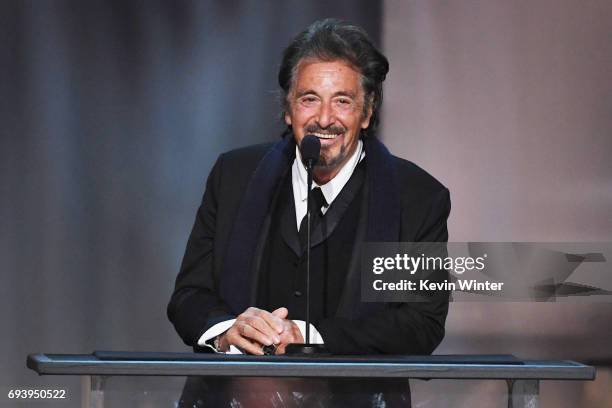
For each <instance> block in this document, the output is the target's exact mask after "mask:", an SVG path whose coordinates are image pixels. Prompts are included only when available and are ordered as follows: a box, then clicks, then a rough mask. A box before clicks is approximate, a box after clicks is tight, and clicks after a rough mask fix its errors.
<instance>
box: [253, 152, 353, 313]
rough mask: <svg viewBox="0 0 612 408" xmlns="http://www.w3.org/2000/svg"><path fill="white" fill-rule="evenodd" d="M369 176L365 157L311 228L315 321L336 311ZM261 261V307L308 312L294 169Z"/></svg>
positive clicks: (284, 186) (281, 195)
mask: <svg viewBox="0 0 612 408" xmlns="http://www.w3.org/2000/svg"><path fill="white" fill-rule="evenodd" d="M364 181H365V160H362V161H361V162H360V163H359V164H358V165H357V167H356V168H355V171H354V172H353V174H352V175H351V178H350V179H349V181H348V182H347V183H346V184H345V185H344V187H343V188H342V191H341V192H340V194H338V196H337V197H336V199H335V200H334V201H333V202H332V203H331V205H330V206H329V207H328V209H327V212H326V213H325V215H324V216H323V218H322V219H321V221H320V223H318V224H316V225H314V226H313V229H312V231H311V248H312V249H311V253H310V267H311V269H310V273H311V275H310V317H311V321H312V323H313V324H315V325H316V324H317V322H318V321H319V320H320V319H321V318H327V317H332V316H334V315H335V313H336V310H337V308H338V303H339V301H340V298H341V295H342V290H343V288H344V284H345V279H346V273H347V271H348V268H349V265H350V262H351V258H352V255H353V247H354V244H355V237H356V235H357V234H356V232H357V222H358V220H359V210H360V207H361V203H362V201H363V200H362V193H363V190H364V189H363V186H364ZM268 237H269V239H268V240H267V243H266V246H265V247H264V251H263V255H262V258H261V264H260V273H259V283H258V289H257V307H259V308H262V309H264V310H269V311H272V310H275V309H277V308H279V307H281V306H284V307H286V308H287V309H289V318H290V319H294V320H295V319H298V320H305V317H306V253H305V251H304V250H303V248H302V247H301V245H300V240H299V236H298V231H297V224H296V218H295V203H294V198H293V187H292V183H291V171H289V172H288V174H287V175H286V176H285V179H284V180H283V182H282V183H281V187H280V191H279V195H278V200H277V203H276V205H275V208H274V210H273V213H272V222H271V225H270V230H269V234H268Z"/></svg>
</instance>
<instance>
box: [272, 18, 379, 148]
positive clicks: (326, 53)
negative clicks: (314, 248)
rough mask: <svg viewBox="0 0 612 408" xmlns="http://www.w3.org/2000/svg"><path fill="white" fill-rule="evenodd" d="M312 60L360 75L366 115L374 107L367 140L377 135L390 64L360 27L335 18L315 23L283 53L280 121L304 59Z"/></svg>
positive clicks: (280, 78)
mask: <svg viewBox="0 0 612 408" xmlns="http://www.w3.org/2000/svg"><path fill="white" fill-rule="evenodd" d="M311 58H312V59H318V60H321V61H337V60H343V61H346V62H348V63H349V64H351V65H352V66H353V67H354V68H356V69H357V71H358V72H360V73H361V85H362V87H363V90H364V93H365V99H366V100H365V104H364V115H365V114H367V111H368V109H369V108H370V107H372V118H371V119H370V125H369V126H368V128H367V129H365V131H364V136H370V135H374V132H375V130H376V126H377V125H378V121H379V110H380V106H381V104H382V98H383V89H382V83H383V81H384V80H385V77H386V75H387V72H389V61H387V58H386V57H385V56H384V55H383V54H382V53H381V52H380V51H378V49H376V47H375V46H374V44H372V41H371V40H370V38H369V37H368V34H367V33H366V32H365V31H364V30H363V29H362V28H361V27H357V26H355V25H351V24H349V23H347V22H344V21H340V20H336V19H332V18H328V19H325V20H318V21H315V22H314V23H312V24H311V25H310V26H309V27H308V28H307V29H306V30H304V31H302V32H301V33H300V34H298V35H297V37H295V38H294V39H293V41H292V42H291V44H289V46H288V47H287V48H286V49H285V51H284V52H283V60H282V63H281V66H280V69H279V71H278V83H279V85H280V87H281V89H282V94H281V103H282V109H283V111H282V114H281V117H284V115H285V112H287V110H288V108H289V106H288V101H287V95H288V94H289V90H290V89H291V85H292V84H293V80H294V77H295V74H296V71H297V67H298V64H299V63H300V61H302V60H303V59H311Z"/></svg>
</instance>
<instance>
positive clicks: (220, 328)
mask: <svg viewBox="0 0 612 408" xmlns="http://www.w3.org/2000/svg"><path fill="white" fill-rule="evenodd" d="M235 321H236V319H230V320H225V321H223V322H219V323H217V324H215V325H214V326H213V327H211V328H210V329H208V330H206V331H205V332H204V334H203V335H202V336H201V337H200V339H199V340H198V346H200V347H208V348H210V349H211V350H213V351H215V353H224V352H223V351H219V350H217V349H216V348H215V347H214V346H213V345H212V344H210V343H209V340H211V339H214V338H215V337H217V336H219V335H220V334H223V333H225V332H226V331H228V330H229V328H230V327H232V325H233V324H234V322H235ZM225 354H242V352H241V351H240V350H239V349H238V348H237V347H236V346H234V345H233V344H232V345H230V349H229V351H226V352H225Z"/></svg>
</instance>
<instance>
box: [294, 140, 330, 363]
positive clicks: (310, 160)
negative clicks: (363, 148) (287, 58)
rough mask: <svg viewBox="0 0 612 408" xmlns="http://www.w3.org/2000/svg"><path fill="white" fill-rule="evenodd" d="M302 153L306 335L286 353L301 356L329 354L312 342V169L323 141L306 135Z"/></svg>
mask: <svg viewBox="0 0 612 408" xmlns="http://www.w3.org/2000/svg"><path fill="white" fill-rule="evenodd" d="M300 153H301V154H302V161H303V163H304V165H305V166H306V172H307V174H308V178H307V184H308V188H307V191H308V193H307V194H308V195H307V199H306V336H305V338H304V344H296V343H292V344H288V345H287V347H286V348H285V354H288V355H301V356H317V355H323V354H329V352H328V351H327V349H326V348H325V346H323V345H322V344H310V223H311V215H310V207H311V201H312V197H311V195H312V194H311V190H312V169H313V167H314V166H315V164H317V162H318V161H319V154H321V141H320V140H319V138H318V137H316V136H315V135H306V136H304V139H302V143H301V144H300Z"/></svg>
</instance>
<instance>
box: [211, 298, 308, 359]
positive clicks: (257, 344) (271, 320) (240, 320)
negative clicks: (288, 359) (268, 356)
mask: <svg viewBox="0 0 612 408" xmlns="http://www.w3.org/2000/svg"><path fill="white" fill-rule="evenodd" d="M288 314H289V311H288V310H287V308H285V307H280V308H278V309H276V310H275V311H273V312H272V313H270V312H268V311H266V310H262V309H258V308H256V307H249V308H248V309H247V310H245V311H244V313H242V314H240V315H239V316H238V317H237V318H236V321H235V322H234V324H233V325H232V326H231V327H230V328H229V329H228V330H227V331H226V332H225V333H224V334H222V335H221V337H220V338H219V348H220V349H221V351H227V350H229V348H230V346H231V345H233V346H236V347H238V348H239V349H240V350H242V351H243V352H244V353H248V354H256V355H263V354H264V352H263V347H264V346H270V345H272V344H274V345H276V346H277V347H276V352H275V354H284V353H285V347H286V346H287V344H290V343H304V338H303V337H302V333H300V329H299V328H298V326H297V325H296V324H295V323H294V322H293V321H292V320H289V319H287V315H288Z"/></svg>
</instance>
